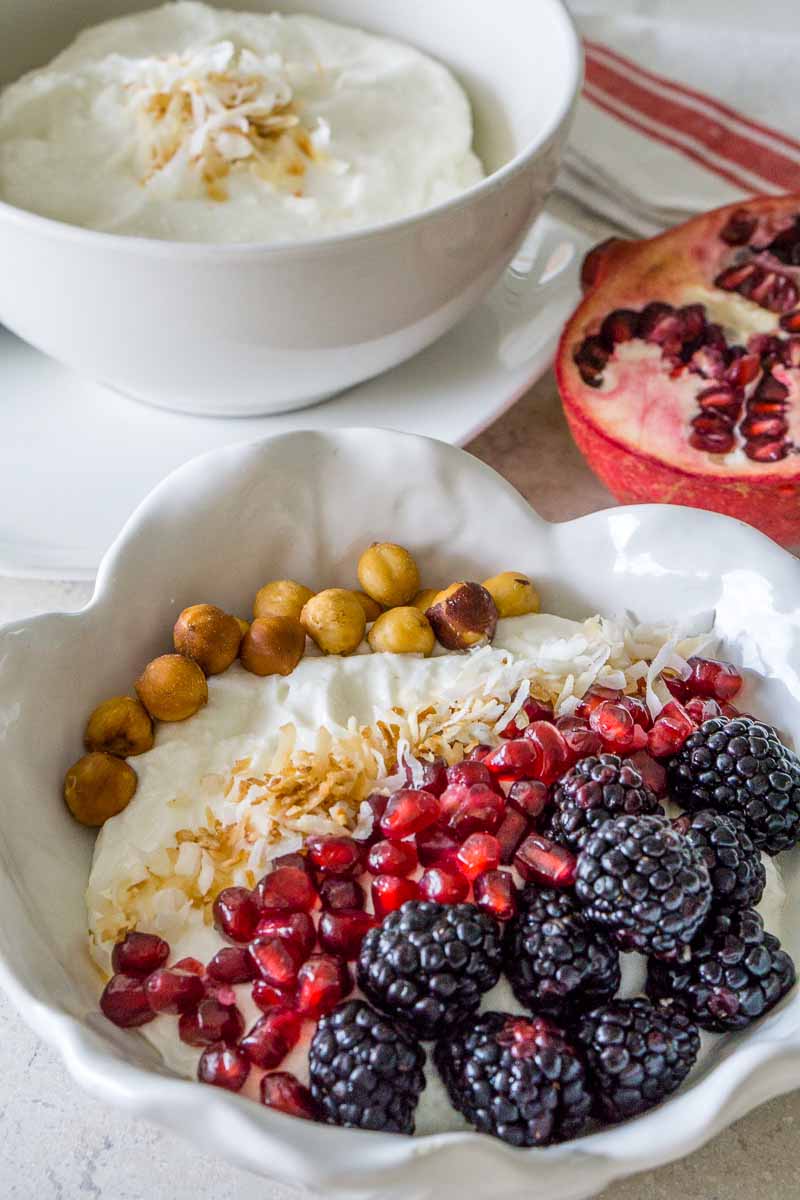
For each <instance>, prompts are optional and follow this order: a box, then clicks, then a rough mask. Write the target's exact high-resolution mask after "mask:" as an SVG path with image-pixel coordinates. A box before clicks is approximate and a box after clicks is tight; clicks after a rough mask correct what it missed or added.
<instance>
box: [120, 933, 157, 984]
mask: <svg viewBox="0 0 800 1200" xmlns="http://www.w3.org/2000/svg"><path fill="white" fill-rule="evenodd" d="M168 958H169V943H168V942H165V941H164V939H163V938H160V937H157V936H156V935H155V934H154V933H138V932H137V930H135V929H131V930H130V931H129V932H128V933H126V934H125V937H124V938H123V940H122V941H121V942H117V944H116V946H115V947H114V949H113V950H112V952H111V966H112V967H113V968H114V971H115V972H116V974H118V975H136V976H138V977H139V978H143V977H144V976H145V975H150V974H151V972H153V971H156V970H158V968H159V967H163V966H164V964H165V963H166V961H167V959H168Z"/></svg>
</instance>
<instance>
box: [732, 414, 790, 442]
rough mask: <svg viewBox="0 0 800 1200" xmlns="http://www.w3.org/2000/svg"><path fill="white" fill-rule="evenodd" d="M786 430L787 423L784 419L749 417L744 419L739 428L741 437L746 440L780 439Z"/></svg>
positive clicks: (787, 427)
mask: <svg viewBox="0 0 800 1200" xmlns="http://www.w3.org/2000/svg"><path fill="white" fill-rule="evenodd" d="M788 429H789V423H788V421H787V420H786V418H785V417H760V416H749V417H745V419H744V420H743V421H742V423H741V425H740V426H739V432H740V433H741V435H742V437H744V438H747V439H748V440H752V439H753V438H772V439H776V438H777V439H781V438H783V436H784V434H785V433H786V432H787V430H788Z"/></svg>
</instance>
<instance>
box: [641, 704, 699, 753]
mask: <svg viewBox="0 0 800 1200" xmlns="http://www.w3.org/2000/svg"><path fill="white" fill-rule="evenodd" d="M695 728H696V726H695V723H694V721H693V720H692V718H691V716H690V715H689V713H688V712H687V711H686V709H685V708H684V707H683V705H682V704H681V703H680V702H679V701H678V700H671V701H670V702H669V704H665V705H664V707H663V708H662V710H661V712H660V714H659V715H658V717H657V718H656V720H655V721H654V723H653V728H652V729H651V730H650V732H649V733H648V735H647V748H648V750H649V751H650V753H651V754H652V755H654V756H655V757H656V758H666V757H668V756H669V755H671V754H677V752H678V751H679V750H680V748H681V746H682V745H683V743H684V742H685V741H686V739H687V737H688V736H689V734H690V733H692V732H693V730H694V729H695Z"/></svg>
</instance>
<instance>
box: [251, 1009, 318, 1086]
mask: <svg viewBox="0 0 800 1200" xmlns="http://www.w3.org/2000/svg"><path fill="white" fill-rule="evenodd" d="M302 1024H303V1022H302V1018H301V1016H300V1014H299V1013H298V1012H295V1010H294V1009H293V1008H273V1009H271V1011H270V1012H268V1013H267V1014H266V1015H265V1016H263V1017H259V1019H258V1020H257V1021H256V1023H255V1025H254V1026H253V1028H252V1029H250V1030H249V1031H248V1032H247V1033H246V1034H245V1036H244V1037H243V1038H242V1039H241V1041H240V1042H239V1049H240V1050H241V1051H242V1053H243V1054H244V1055H246V1057H247V1058H248V1059H249V1060H250V1062H251V1063H252V1064H253V1066H254V1067H261V1068H262V1069H263V1070H265V1071H271V1070H272V1069H273V1067H279V1066H280V1064H281V1063H282V1062H283V1060H284V1059H285V1058H286V1055H287V1054H288V1053H289V1051H290V1050H293V1049H294V1048H295V1046H296V1045H297V1043H298V1041H299V1040H300V1030H301V1028H302Z"/></svg>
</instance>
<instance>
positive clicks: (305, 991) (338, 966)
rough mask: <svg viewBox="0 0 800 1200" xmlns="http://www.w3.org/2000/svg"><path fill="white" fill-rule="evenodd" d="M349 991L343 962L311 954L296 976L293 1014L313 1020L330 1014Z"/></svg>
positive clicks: (349, 987) (350, 985)
mask: <svg viewBox="0 0 800 1200" xmlns="http://www.w3.org/2000/svg"><path fill="white" fill-rule="evenodd" d="M352 990H353V977H352V975H351V974H350V970H349V968H348V966H347V963H345V962H343V961H342V959H340V958H336V957H334V956H333V955H332V954H315V955H314V956H313V957H312V958H310V959H309V960H308V962H306V963H303V965H302V967H301V968H300V972H299V974H298V977H297V993H296V1007H297V1011H298V1012H299V1013H300V1015H301V1016H303V1017H310V1018H311V1019H312V1020H315V1021H316V1020H318V1019H319V1018H320V1017H322V1016H324V1015H325V1014H326V1013H329V1012H332V1011H333V1009H334V1008H336V1005H337V1004H338V1003H339V1002H340V1001H341V1000H344V998H345V996H349V994H350V992H351V991H352Z"/></svg>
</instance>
